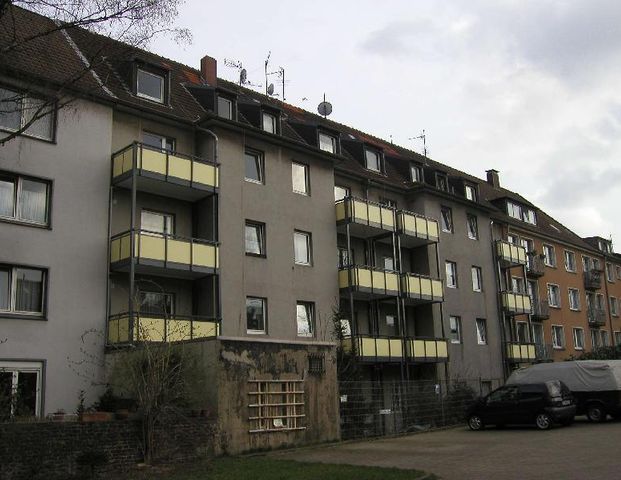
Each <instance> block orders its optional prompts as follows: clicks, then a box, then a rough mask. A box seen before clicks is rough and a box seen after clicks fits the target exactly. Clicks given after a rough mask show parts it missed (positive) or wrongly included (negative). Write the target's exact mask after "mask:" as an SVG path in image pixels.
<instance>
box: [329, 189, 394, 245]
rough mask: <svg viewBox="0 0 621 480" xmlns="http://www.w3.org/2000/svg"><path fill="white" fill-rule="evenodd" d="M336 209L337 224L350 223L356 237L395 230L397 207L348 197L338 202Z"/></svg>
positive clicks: (365, 236)
mask: <svg viewBox="0 0 621 480" xmlns="http://www.w3.org/2000/svg"><path fill="white" fill-rule="evenodd" d="M335 210H336V224H337V226H340V227H342V226H344V225H349V228H350V232H351V234H352V235H353V236H355V237H359V238H369V237H374V236H378V235H382V234H386V233H392V232H394V231H395V209H394V208H392V207H388V206H386V205H381V204H379V203H375V202H370V201H368V200H362V199H359V198H354V197H346V198H344V199H342V200H339V201H338V202H336V204H335ZM341 233H342V232H341Z"/></svg>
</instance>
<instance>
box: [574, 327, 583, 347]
mask: <svg viewBox="0 0 621 480" xmlns="http://www.w3.org/2000/svg"><path fill="white" fill-rule="evenodd" d="M578 332H580V333H581V334H582V338H581V342H582V345H578V343H580V342H578V336H577V335H576V333H578ZM572 336H573V338H574V350H584V344H585V339H584V328H582V327H572Z"/></svg>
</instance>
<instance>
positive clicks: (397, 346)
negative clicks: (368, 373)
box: [344, 335, 404, 363]
mask: <svg viewBox="0 0 621 480" xmlns="http://www.w3.org/2000/svg"><path fill="white" fill-rule="evenodd" d="M344 344H345V346H346V349H347V350H348V351H350V352H351V347H352V346H353V348H354V349H355V354H356V357H357V358H358V359H359V360H360V361H365V362H373V363H375V362H401V361H402V359H403V351H404V350H403V340H402V339H400V338H389V337H374V336H369V335H357V336H354V337H353V339H352V338H346V339H344ZM348 344H349V346H347V345H348Z"/></svg>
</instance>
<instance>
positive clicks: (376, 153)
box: [363, 146, 384, 174]
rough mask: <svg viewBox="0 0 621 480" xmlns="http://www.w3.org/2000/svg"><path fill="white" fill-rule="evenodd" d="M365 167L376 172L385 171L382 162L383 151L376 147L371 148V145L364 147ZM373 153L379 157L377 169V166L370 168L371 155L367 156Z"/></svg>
mask: <svg viewBox="0 0 621 480" xmlns="http://www.w3.org/2000/svg"><path fill="white" fill-rule="evenodd" d="M363 152H364V168H366V169H367V170H369V171H370V172H375V173H380V174H381V173H384V168H383V165H382V164H383V162H382V152H381V151H379V150H377V149H374V148H370V147H366V146H365V147H364V150H363ZM369 153H370V154H373V155H375V157H376V158H377V170H376V169H375V168H370V167H369V157H368V156H367V154H369Z"/></svg>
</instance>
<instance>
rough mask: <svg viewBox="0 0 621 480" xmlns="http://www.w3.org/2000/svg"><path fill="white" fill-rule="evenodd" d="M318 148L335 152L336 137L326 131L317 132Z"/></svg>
mask: <svg viewBox="0 0 621 480" xmlns="http://www.w3.org/2000/svg"><path fill="white" fill-rule="evenodd" d="M319 150H323V151H324V152H330V153H336V137H335V136H333V135H328V134H327V133H323V132H319Z"/></svg>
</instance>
